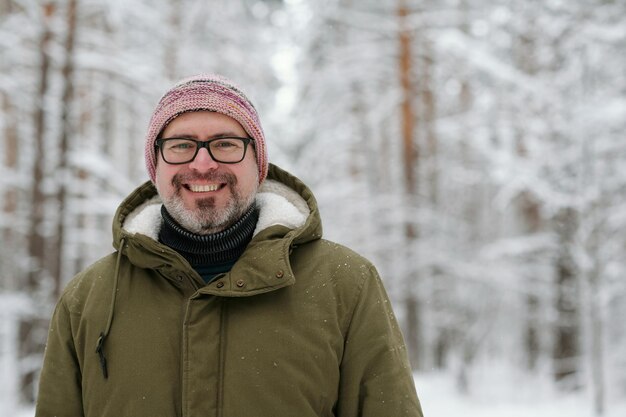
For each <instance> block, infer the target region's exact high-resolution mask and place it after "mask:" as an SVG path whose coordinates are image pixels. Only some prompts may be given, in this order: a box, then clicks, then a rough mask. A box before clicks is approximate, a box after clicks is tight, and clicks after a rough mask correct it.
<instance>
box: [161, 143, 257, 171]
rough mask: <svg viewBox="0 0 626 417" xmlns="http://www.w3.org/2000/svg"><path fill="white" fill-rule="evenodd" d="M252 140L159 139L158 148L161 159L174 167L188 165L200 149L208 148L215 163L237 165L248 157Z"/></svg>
mask: <svg viewBox="0 0 626 417" xmlns="http://www.w3.org/2000/svg"><path fill="white" fill-rule="evenodd" d="M250 142H253V140H252V139H250V138H238V137H223V138H216V139H211V140H207V141H200V140H195V139H190V138H164V139H157V140H156V146H157V147H158V148H159V149H161V157H162V158H163V160H164V161H165V162H167V163H168V164H172V165H177V164H187V163H189V162H191V161H193V160H194V159H195V158H196V155H198V151H199V150H200V148H206V150H207V151H209V155H211V158H213V160H214V161H215V162H220V163H223V164H236V163H239V162H241V161H243V158H245V157H246V149H247V148H248V144H249V143H250Z"/></svg>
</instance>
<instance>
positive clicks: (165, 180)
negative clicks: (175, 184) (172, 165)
mask: <svg viewBox="0 0 626 417" xmlns="http://www.w3.org/2000/svg"><path fill="white" fill-rule="evenodd" d="M165 168H167V167H165ZM172 176H173V173H170V172H169V170H168V169H164V168H163V167H159V166H158V165H157V169H156V173H155V179H154V184H155V186H156V189H157V191H158V192H159V195H163V194H164V193H165V194H166V195H167V194H168V193H169V192H170V190H171V188H172Z"/></svg>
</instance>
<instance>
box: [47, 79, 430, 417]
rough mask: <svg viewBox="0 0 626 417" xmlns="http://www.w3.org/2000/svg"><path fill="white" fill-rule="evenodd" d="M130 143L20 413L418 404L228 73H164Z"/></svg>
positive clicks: (375, 309) (395, 408) (377, 291)
mask: <svg viewBox="0 0 626 417" xmlns="http://www.w3.org/2000/svg"><path fill="white" fill-rule="evenodd" d="M145 151H146V152H145V153H146V167H147V170H148V174H149V176H150V180H151V181H148V182H146V183H145V184H143V185H142V186H140V187H139V188H138V189H137V190H135V191H134V192H133V193H132V194H131V195H130V196H129V197H127V198H126V200H124V202H123V203H122V204H121V205H120V207H119V209H118V211H117V213H116V215H115V220H114V225H113V234H114V236H113V245H114V247H115V249H116V252H115V253H113V254H111V255H109V256H107V257H105V258H103V259H101V260H100V261H98V262H96V263H95V264H94V265H92V266H91V267H89V268H87V269H86V270H85V271H83V272H81V273H80V274H78V275H77V276H76V277H74V279H73V280H72V281H71V282H70V283H69V284H68V286H67V288H66V289H65V291H64V293H63V295H62V296H61V299H60V300H59V302H58V304H57V307H56V309H55V312H54V315H53V317H52V321H51V325H50V332H49V335H48V344H47V347H46V353H45V358H44V365H43V370H42V373H41V380H40V386H39V395H38V401H37V408H36V416H39V417H49V416H58V417H78V416H86V417H94V416H99V417H123V416H129V417H144V416H145V417H148V416H149V417H159V416H163V417H173V416H178V417H183V416H184V417H195V416H198V417H199V416H202V417H208V416H215V417H218V416H219V417H281V416H289V417H296V416H297V417H392V416H393V417H395V416H408V417H421V416H422V412H421V409H420V405H419V401H418V399H417V395H416V393H415V388H414V385H413V379H412V376H411V368H410V366H409V363H408V360H407V355H406V348H405V345H404V342H403V339H402V335H401V334H400V331H399V328H398V325H397V323H396V320H395V318H394V315H393V312H392V310H391V306H390V303H389V300H388V298H387V295H386V293H385V290H384V288H383V285H382V282H381V280H380V277H379V276H378V274H377V272H376V269H375V268H374V267H373V265H371V263H370V262H368V261H367V260H366V259H364V258H362V257H361V256H359V255H358V254H356V253H354V252H352V251H351V250H349V249H347V248H345V247H342V246H340V245H337V244H335V243H332V242H329V241H326V240H324V239H322V238H321V236H322V227H321V220H320V217H319V212H318V209H317V203H316V201H315V198H314V197H313V194H312V193H311V191H310V190H309V189H308V188H307V187H306V186H305V185H304V184H303V183H302V182H301V181H299V180H298V179H297V178H295V177H293V176H292V175H290V174H289V173H287V172H285V171H283V170H281V169H280V168H278V167H276V166H274V165H271V164H269V163H268V157H267V151H266V146H265V135H264V133H263V129H262V128H261V123H260V121H259V117H258V114H257V112H256V109H255V108H254V106H253V105H252V103H251V102H250V100H249V99H248V98H247V97H246V96H245V94H244V93H243V92H242V91H241V90H240V89H239V88H237V87H236V86H235V85H234V84H233V83H232V82H231V81H229V80H227V79H225V78H223V77H221V76H217V75H199V76H195V77H192V78H189V79H186V80H183V81H181V82H180V83H179V84H177V85H175V86H174V87H173V88H172V89H171V90H170V91H168V92H167V93H166V94H165V95H164V96H163V97H162V98H161V100H160V101H159V103H158V105H157V107H156V109H155V111H154V113H153V115H152V118H151V120H150V125H149V128H148V133H147V135H146V148H145Z"/></svg>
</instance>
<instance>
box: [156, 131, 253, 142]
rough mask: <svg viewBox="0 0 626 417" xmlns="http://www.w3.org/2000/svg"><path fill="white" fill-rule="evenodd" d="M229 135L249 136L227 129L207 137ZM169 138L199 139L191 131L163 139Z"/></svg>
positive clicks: (225, 136)
mask: <svg viewBox="0 0 626 417" xmlns="http://www.w3.org/2000/svg"><path fill="white" fill-rule="evenodd" d="M227 137H235V138H240V137H247V135H244V136H241V135H240V134H238V133H235V132H232V131H226V132H220V133H216V134H214V135H211V136H209V137H208V138H207V140H211V139H218V138H227ZM168 138H188V139H195V140H198V136H197V135H194V134H191V133H176V134H173V135H170V136H168V137H167V138H163V139H168Z"/></svg>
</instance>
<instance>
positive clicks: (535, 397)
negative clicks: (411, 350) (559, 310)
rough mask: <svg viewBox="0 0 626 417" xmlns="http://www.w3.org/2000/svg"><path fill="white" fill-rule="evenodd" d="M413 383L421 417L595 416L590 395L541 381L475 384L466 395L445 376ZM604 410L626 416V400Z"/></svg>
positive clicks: (418, 377)
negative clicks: (563, 391)
mask: <svg viewBox="0 0 626 417" xmlns="http://www.w3.org/2000/svg"><path fill="white" fill-rule="evenodd" d="M516 382H519V383H520V384H519V385H516ZM415 384H416V387H417V392H418V395H419V397H420V402H421V403H422V410H423V411H424V415H425V417H461V416H462V417H596V414H595V413H594V412H593V406H592V401H591V396H590V395H588V394H586V393H580V394H577V395H573V394H570V395H564V394H561V393H558V392H555V391H554V390H553V389H552V388H550V387H548V386H546V385H545V384H543V383H541V382H539V383H533V382H532V381H530V380H527V381H525V382H522V381H510V380H508V381H507V380H505V381H502V382H500V383H499V384H497V383H496V381H494V380H491V381H490V382H487V384H482V383H480V381H475V382H474V384H475V385H477V386H476V387H475V388H470V390H472V391H474V392H472V393H471V394H469V395H463V394H460V393H459V392H458V390H457V389H456V387H455V382H454V378H452V377H451V376H450V375H449V374H442V373H433V374H416V375H415ZM605 411H606V412H605V413H604V415H603V417H624V416H626V399H622V400H621V401H619V402H617V403H616V404H615V403H614V404H609V405H608V406H607V409H606V410H605Z"/></svg>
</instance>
